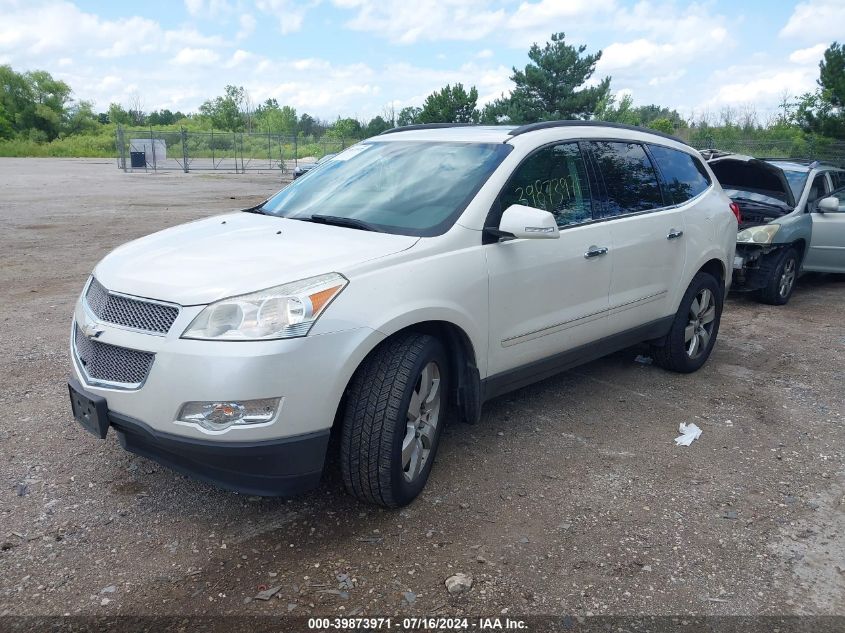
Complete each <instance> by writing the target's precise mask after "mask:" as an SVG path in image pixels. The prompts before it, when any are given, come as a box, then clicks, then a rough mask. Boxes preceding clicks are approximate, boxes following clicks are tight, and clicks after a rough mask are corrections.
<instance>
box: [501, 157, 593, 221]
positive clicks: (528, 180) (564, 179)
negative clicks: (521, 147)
mask: <svg viewBox="0 0 845 633" xmlns="http://www.w3.org/2000/svg"><path fill="white" fill-rule="evenodd" d="M499 201H500V206H501V208H502V210H504V209H507V208H508V207H509V206H510V205H512V204H523V205H526V206H529V207H534V208H536V209H542V210H543V211H548V212H549V213H551V214H552V215H553V216H555V220H556V221H557V225H558V226H559V227H564V226H569V225H572V224H579V223H581V222H586V221H588V220H592V219H593V216H592V198H591V195H590V184H589V180H588V179H587V168H586V165H585V163H584V159H583V157H582V155H581V151H580V150H579V149H578V144H577V143H562V144H560V145H554V146H551V147H544V148H543V149H541V150H539V151H537V152H535V153H534V154H532V155H531V156H529V157H528V158H527V159H526V160H525V161H524V162H523V163H522V164H521V165H520V166H519V167H518V168H517V170H516V171H515V172H514V174H513V175H512V176H511V178H510V180H509V181H508V184H507V185H506V186H505V188H504V190H503V191H502V193H501V195H500V197H499Z"/></svg>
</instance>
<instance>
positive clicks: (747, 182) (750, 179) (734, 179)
mask: <svg viewBox="0 0 845 633" xmlns="http://www.w3.org/2000/svg"><path fill="white" fill-rule="evenodd" d="M707 164H708V165H709V166H710V169H712V170H713V173H714V174H715V175H716V178H717V179H718V180H719V184H721V185H722V188H723V189H740V190H742V191H749V192H752V193H760V194H763V195H767V196H769V197H772V198H776V199H777V200H781V201H782V202H785V203H786V204H787V205H788V206H789V207H790V208H794V207H795V199H794V197H793V195H792V189H790V187H789V181H788V180H787V179H786V174H784V173H783V170H782V169H781V168H780V167H776V166H775V165H772V164H771V163H767V162H766V161H764V160H759V159H757V158H754V157H752V156H743V155H742V154H727V155H718V156H715V157H714V158H711V159H710V160H708V161H707Z"/></svg>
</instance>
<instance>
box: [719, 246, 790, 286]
mask: <svg viewBox="0 0 845 633" xmlns="http://www.w3.org/2000/svg"><path fill="white" fill-rule="evenodd" d="M784 246H785V245H784V244H768V245H765V246H759V245H754V244H737V245H736V255H735V256H734V267H733V268H734V274H733V283H732V285H731V291H734V292H753V291H755V290H760V289H761V288H765V287H766V286H767V285H768V284H769V280H770V279H771V276H772V275H773V274H774V271H775V268H777V256H776V255H775V256H771V255H772V254H773V253H777V251H779V250H780V249H781V248H783V247H784Z"/></svg>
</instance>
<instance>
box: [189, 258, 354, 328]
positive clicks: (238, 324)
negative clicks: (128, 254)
mask: <svg viewBox="0 0 845 633" xmlns="http://www.w3.org/2000/svg"><path fill="white" fill-rule="evenodd" d="M348 283H349V281H348V280H347V279H346V277H344V276H343V275H340V274H338V273H329V274H328V275H319V276H317V277H311V278H309V279H303V280H301V281H294V282H293V283H289V284H284V285H283V286H276V287H274V288H267V289H266V290H259V291H258V292H253V293H250V294H247V295H241V296H239V297H231V298H230V299H223V300H222V301H218V302H217V303H212V304H211V305H208V306H206V307H205V309H204V310H203V311H202V312H200V313H199V315H197V318H195V319H194V320H193V322H192V323H191V324H190V325H189V326H188V329H186V330H185V332H184V334H182V338H194V339H204V340H216V341H263V340H270V339H280V338H294V337H297V336H305V335H306V334H308V331H309V330H310V329H311V326H312V325H314V322H315V321H316V320H317V318H318V317H319V316H320V314H322V312H323V310H325V309H326V306H328V305H329V303H331V301H332V299H334V298H335V297H336V296H337V295H338V294H340V292H341V291H342V290H343V289H344V288H345V287H346V284H348Z"/></svg>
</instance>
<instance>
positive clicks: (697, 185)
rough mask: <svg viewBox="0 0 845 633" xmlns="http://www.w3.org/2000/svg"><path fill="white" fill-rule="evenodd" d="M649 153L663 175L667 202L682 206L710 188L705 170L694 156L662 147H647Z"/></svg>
mask: <svg viewBox="0 0 845 633" xmlns="http://www.w3.org/2000/svg"><path fill="white" fill-rule="evenodd" d="M649 151H650V152H651V155H652V156H653V157H654V161H655V162H656V163H657V168H658V169H659V170H660V173H661V174H662V175H663V182H664V190H663V192H664V194H665V195H666V197H667V198H668V200H667V202H672V203H673V204H682V203H684V202H686V201H687V200H691V199H692V198H695V197H696V196H697V195H698V194H700V193H702V192H703V191H705V190H706V189H707V187H709V186H710V177H709V176H708V175H707V170H706V169H705V168H704V165H702V164H701V161H699V160H698V159H697V158H695V157H694V156H691V155H690V154H687V153H686V152H682V151H680V150H676V149H671V148H668V147H663V146H662V145H649Z"/></svg>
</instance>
